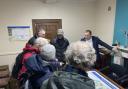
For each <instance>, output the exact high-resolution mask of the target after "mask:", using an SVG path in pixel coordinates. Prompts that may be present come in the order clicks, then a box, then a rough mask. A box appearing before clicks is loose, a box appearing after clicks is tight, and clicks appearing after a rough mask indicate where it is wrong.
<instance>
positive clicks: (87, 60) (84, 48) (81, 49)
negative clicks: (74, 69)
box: [65, 41, 96, 68]
mask: <svg viewBox="0 0 128 89" xmlns="http://www.w3.org/2000/svg"><path fill="white" fill-rule="evenodd" d="M65 56H66V60H67V61H69V64H71V65H74V66H77V65H82V66H84V67H88V68H90V66H93V65H94V62H95V61H96V55H95V50H94V49H93V48H91V47H90V45H89V44H88V43H85V42H82V41H77V42H73V43H71V44H70V45H69V47H68V49H67V50H66V53H65Z"/></svg>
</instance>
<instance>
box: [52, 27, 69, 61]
mask: <svg viewBox="0 0 128 89" xmlns="http://www.w3.org/2000/svg"><path fill="white" fill-rule="evenodd" d="M51 44H52V45H54V46H55V48H56V57H57V59H58V60H59V61H63V60H64V58H65V55H64V52H65V51H66V49H67V47H68V45H69V41H68V40H67V39H66V38H65V37H64V32H63V30H62V29H58V33H57V37H56V38H55V39H53V40H52V41H51Z"/></svg>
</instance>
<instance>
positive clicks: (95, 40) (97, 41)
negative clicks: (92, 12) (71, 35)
mask: <svg viewBox="0 0 128 89" xmlns="http://www.w3.org/2000/svg"><path fill="white" fill-rule="evenodd" d="M81 41H86V39H85V38H82V39H81ZM92 43H93V48H94V49H95V51H96V59H97V60H100V59H101V57H100V53H99V45H101V46H104V47H105V48H107V49H109V50H112V47H111V46H109V45H108V44H107V43H105V42H103V41H102V40H100V39H99V38H98V37H95V36H92Z"/></svg>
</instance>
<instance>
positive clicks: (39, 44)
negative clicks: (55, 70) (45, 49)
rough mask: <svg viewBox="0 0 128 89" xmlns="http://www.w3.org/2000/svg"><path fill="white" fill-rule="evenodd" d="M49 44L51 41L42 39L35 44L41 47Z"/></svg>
mask: <svg viewBox="0 0 128 89" xmlns="http://www.w3.org/2000/svg"><path fill="white" fill-rule="evenodd" d="M48 43H49V41H48V40H47V39H45V38H42V37H38V38H37V39H36V40H35V42H34V44H35V45H37V46H39V47H41V46H44V45H46V44H48Z"/></svg>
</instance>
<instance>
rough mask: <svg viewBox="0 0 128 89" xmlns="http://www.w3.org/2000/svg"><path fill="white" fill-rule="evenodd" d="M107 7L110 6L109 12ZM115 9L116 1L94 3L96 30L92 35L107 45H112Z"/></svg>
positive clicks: (104, 0)
mask: <svg viewBox="0 0 128 89" xmlns="http://www.w3.org/2000/svg"><path fill="white" fill-rule="evenodd" d="M109 6H111V11H108V7H109ZM115 8H116V0H97V1H96V10H95V11H96V30H95V31H94V33H95V35H97V36H98V37H99V38H101V39H102V40H103V41H105V42H106V43H108V44H109V45H112V40H113V34H114V22H115Z"/></svg>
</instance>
